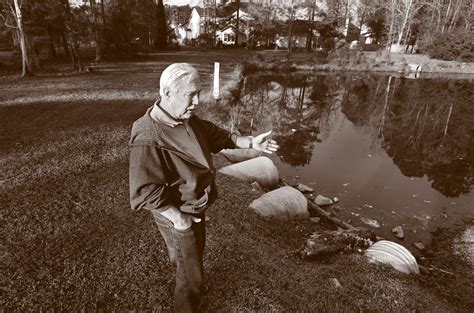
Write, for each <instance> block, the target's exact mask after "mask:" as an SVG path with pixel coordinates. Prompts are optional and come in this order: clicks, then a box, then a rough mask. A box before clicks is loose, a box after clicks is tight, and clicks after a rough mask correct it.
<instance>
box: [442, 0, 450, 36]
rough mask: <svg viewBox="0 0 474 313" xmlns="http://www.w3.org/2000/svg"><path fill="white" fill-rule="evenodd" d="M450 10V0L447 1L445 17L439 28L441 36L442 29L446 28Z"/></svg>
mask: <svg viewBox="0 0 474 313" xmlns="http://www.w3.org/2000/svg"><path fill="white" fill-rule="evenodd" d="M450 10H451V0H449V4H448V9H447V10H446V16H445V17H444V23H443V27H441V34H443V33H444V28H445V27H446V23H447V22H448V18H449V11H450Z"/></svg>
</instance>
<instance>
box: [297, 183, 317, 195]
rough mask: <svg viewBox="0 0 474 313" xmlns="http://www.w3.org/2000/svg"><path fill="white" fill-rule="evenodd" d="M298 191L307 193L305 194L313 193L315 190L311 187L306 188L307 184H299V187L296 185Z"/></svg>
mask: <svg viewBox="0 0 474 313" xmlns="http://www.w3.org/2000/svg"><path fill="white" fill-rule="evenodd" d="M296 189H298V190H299V191H301V192H302V193H305V192H308V193H309V192H313V188H311V187H308V186H306V185H305V184H302V183H299V184H298V185H296Z"/></svg>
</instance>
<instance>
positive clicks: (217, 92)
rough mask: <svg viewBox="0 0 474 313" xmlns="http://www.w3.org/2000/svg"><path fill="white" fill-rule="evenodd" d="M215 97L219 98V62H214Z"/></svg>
mask: <svg viewBox="0 0 474 313" xmlns="http://www.w3.org/2000/svg"><path fill="white" fill-rule="evenodd" d="M212 96H213V97H214V99H216V100H217V99H219V62H214V88H213V90H212Z"/></svg>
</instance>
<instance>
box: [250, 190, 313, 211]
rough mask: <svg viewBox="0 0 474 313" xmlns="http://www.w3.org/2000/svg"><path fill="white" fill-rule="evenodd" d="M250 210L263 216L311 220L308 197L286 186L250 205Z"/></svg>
mask: <svg viewBox="0 0 474 313" xmlns="http://www.w3.org/2000/svg"><path fill="white" fill-rule="evenodd" d="M250 208H251V209H253V210H255V211H256V212H257V213H258V214H260V215H262V216H274V217H278V218H282V219H307V218H309V212H308V201H307V200H306V197H305V196H304V195H303V194H302V193H301V192H300V191H298V190H296V189H295V188H293V187H289V186H285V187H281V188H278V189H275V190H273V191H270V192H267V193H266V194H264V195H263V196H261V197H260V198H258V199H256V200H254V201H253V202H252V203H251V204H250Z"/></svg>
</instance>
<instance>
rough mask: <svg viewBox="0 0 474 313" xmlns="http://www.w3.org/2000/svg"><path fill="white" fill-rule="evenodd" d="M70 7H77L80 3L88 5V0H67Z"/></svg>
mask: <svg viewBox="0 0 474 313" xmlns="http://www.w3.org/2000/svg"><path fill="white" fill-rule="evenodd" d="M69 5H70V6H71V8H78V7H80V6H81V5H89V0H69Z"/></svg>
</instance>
